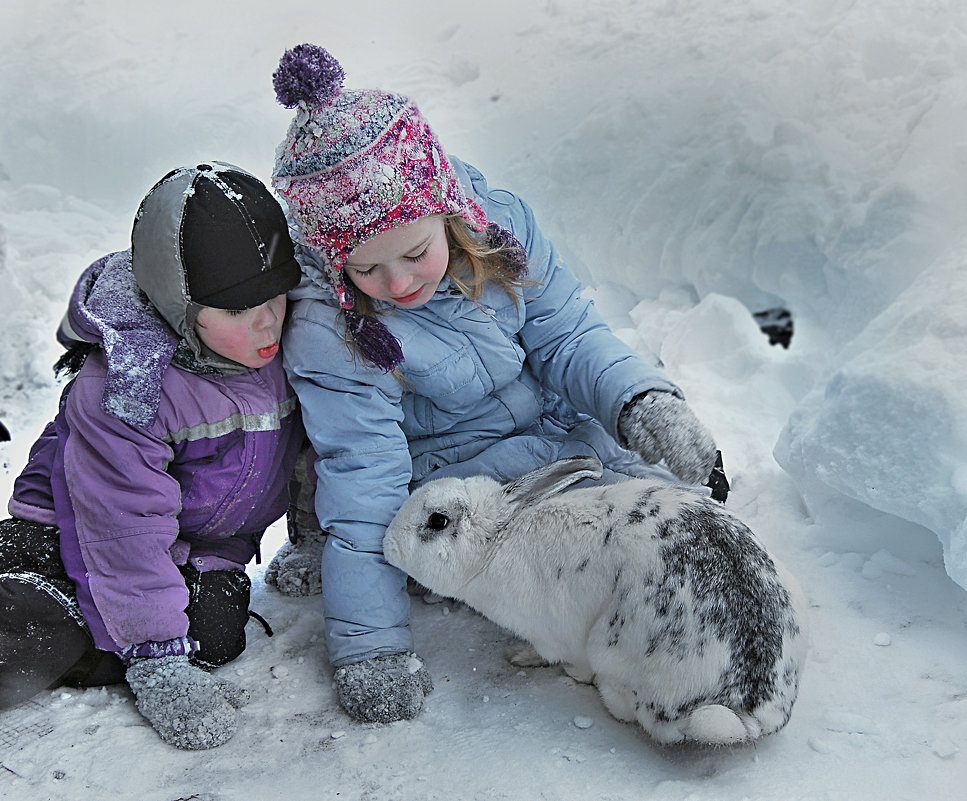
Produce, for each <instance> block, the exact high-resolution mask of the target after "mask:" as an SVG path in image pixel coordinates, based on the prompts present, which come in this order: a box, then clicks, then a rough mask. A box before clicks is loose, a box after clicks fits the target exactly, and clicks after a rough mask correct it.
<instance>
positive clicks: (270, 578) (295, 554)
mask: <svg viewBox="0 0 967 801" xmlns="http://www.w3.org/2000/svg"><path fill="white" fill-rule="evenodd" d="M325 544H326V532H325V531H319V530H318V529H315V530H312V531H301V532H300V538H299V541H298V543H293V542H291V541H286V542H284V543H283V544H282V547H281V548H279V550H278V551H277V552H276V554H275V556H273V557H272V561H271V562H269V565H268V567H266V568H265V583H266V584H270V585H272V586H273V587H276V588H278V590H279V592H281V593H282V594H283V595H318V594H319V593H321V592H322V549H323V547H324V546H325Z"/></svg>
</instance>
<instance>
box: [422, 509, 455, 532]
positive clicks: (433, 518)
mask: <svg viewBox="0 0 967 801" xmlns="http://www.w3.org/2000/svg"><path fill="white" fill-rule="evenodd" d="M449 525H450V518H449V517H447V516H446V515H445V514H443V513H442V512H433V513H432V514H431V515H430V516H429V517H428V518H427V519H426V527H427V528H429V529H432V530H433V531H443V529H445V528H446V527H447V526H449Z"/></svg>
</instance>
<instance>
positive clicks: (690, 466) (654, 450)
mask: <svg viewBox="0 0 967 801" xmlns="http://www.w3.org/2000/svg"><path fill="white" fill-rule="evenodd" d="M618 433H619V434H620V435H621V437H622V438H623V439H624V440H625V442H624V443H622V444H624V446H625V447H626V448H630V449H631V450H634V451H637V452H638V453H640V454H641V456H642V458H643V459H644V460H645V461H646V462H651V463H652V464H656V463H658V462H660V461H661V460H662V459H664V460H665V464H667V465H668V469H669V470H671V471H672V472H673V473H674V474H675V475H676V476H678V477H679V478H680V479H681V480H682V481H685V482H687V483H688V484H702V483H704V482H705V481H707V480H708V477H709V474H710V473H711V472H712V468H713V467H714V466H715V458H716V449H715V441H714V440H713V439H712V435H711V434H710V433H709V431H708V429H707V428H705V426H704V425H702V424H701V423H700V422H699V420H698V418H697V417H696V416H695V415H694V413H693V412H692V410H691V409H690V408H689V407H688V404H687V403H685V401H683V400H682V399H681V398H679V397H677V396H676V395H673V394H672V393H670V392H660V391H657V390H656V391H653V392H647V393H645V394H644V395H639V396H638V397H637V398H635V399H634V400H631V401H629V402H628V403H627V404H626V405H625V407H624V409H622V410H621V416H620V417H619V418H618Z"/></svg>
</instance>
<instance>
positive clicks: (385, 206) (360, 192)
mask: <svg viewBox="0 0 967 801" xmlns="http://www.w3.org/2000/svg"><path fill="white" fill-rule="evenodd" d="M272 79H273V84H274V86H275V92H276V97H277V98H278V100H279V102H280V103H281V104H282V105H283V106H285V107H286V108H297V109H298V110H297V112H296V117H295V119H294V120H293V121H292V123H291V125H290V126H289V130H288V132H287V133H286V137H285V139H284V140H283V141H282V143H281V144H280V145H279V147H278V149H277V150H276V154H275V169H274V170H273V173H272V185H273V186H274V187H275V188H276V190H277V191H278V192H279V193H280V194H281V195H282V196H283V197H284V198H285V199H286V201H287V202H288V205H289V214H290V216H291V218H292V220H293V221H294V222H295V223H296V224H297V225H298V226H299V228H300V229H301V230H300V234H299V236H300V238H301V240H302V241H303V242H304V243H305V244H307V245H310V246H311V247H313V248H315V249H316V250H318V251H320V252H321V253H322V255H323V256H324V257H325V259H326V261H327V264H326V266H327V268H328V270H329V273H330V280H331V281H332V286H333V289H334V290H335V292H336V297H337V299H338V301H339V304H340V306H341V307H342V308H343V309H347V310H348V309H352V308H353V303H354V299H353V295H352V290H351V287H349V286H347V284H346V281H345V278H344V275H343V266H344V265H345V263H346V259H347V258H348V257H349V255H350V254H351V253H352V251H353V250H355V249H356V248H357V247H358V246H359V245H361V244H362V243H363V242H366V241H367V240H369V239H372V238H373V237H374V236H376V235H377V234H380V233H382V232H383V231H387V230H389V229H391V228H395V227H397V226H401V225H406V224H408V223H411V222H414V221H416V220H418V219H420V218H421V217H426V216H428V215H431V214H460V215H462V216H463V217H465V218H466V219H467V220H468V221H469V223H470V224H471V226H472V227H473V228H475V229H476V230H478V231H483V230H485V229H486V228H487V216H486V214H485V213H484V210H483V209H482V208H481V207H480V206H479V205H478V204H477V203H476V202H474V201H473V200H471V199H470V198H468V197H467V195H466V193H465V192H464V191H463V188H462V187H461V186H460V183H459V182H458V181H457V178H456V175H455V174H454V172H453V168H452V167H451V165H450V163H449V161H448V160H447V157H446V155H445V154H444V152H443V148H442V147H441V146H440V143H439V141H438V140H437V138H436V136H435V135H434V133H433V131H432V130H431V129H430V126H429V125H428V124H427V122H426V120H425V119H424V118H423V116H422V115H421V114H420V112H419V109H417V107H416V106H415V105H414V104H413V102H412V101H410V100H408V99H407V98H405V97H403V96H401V95H397V94H393V93H390V92H383V91H379V90H367V91H345V90H343V89H342V79H343V70H342V67H340V66H339V63H338V62H337V61H336V60H335V59H334V58H333V57H332V56H331V55H330V54H329V53H328V52H327V51H326V50H324V49H323V48H321V47H318V46H316V45H311V44H302V45H298V46H297V47H294V48H292V49H291V50H287V51H286V52H285V54H284V55H283V56H282V59H281V61H280V63H279V68H278V69H277V70H276V71H275V73H274V74H273V76H272ZM357 340H358V338H357Z"/></svg>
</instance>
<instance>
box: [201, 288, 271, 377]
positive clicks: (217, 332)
mask: <svg viewBox="0 0 967 801" xmlns="http://www.w3.org/2000/svg"><path fill="white" fill-rule="evenodd" d="M284 317H285V295H276V296H275V297H274V298H272V299H271V300H267V301H266V302H265V303H263V304H262V305H261V306H255V307H254V308H251V309H244V310H242V311H232V310H229V309H213V308H211V307H210V306H205V307H204V308H203V309H202V310H201V311H200V312H198V317H197V318H196V320H195V330H196V331H197V332H198V338H199V339H200V340H201V341H202V342H204V343H205V345H207V346H208V347H209V348H211V349H212V350H213V351H215V353H217V354H219V355H220V356H224V357H225V358H227V359H231V360H232V361H235V362H238V363H239V364H244V365H245V366H246V367H265V365H267V364H268V363H269V362H271V361H272V360H273V359H274V358H275V354H277V353H278V352H279V337H281V336H282V319H283V318H284Z"/></svg>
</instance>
